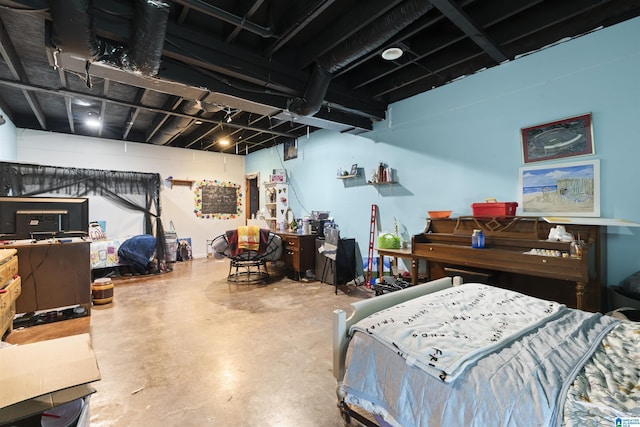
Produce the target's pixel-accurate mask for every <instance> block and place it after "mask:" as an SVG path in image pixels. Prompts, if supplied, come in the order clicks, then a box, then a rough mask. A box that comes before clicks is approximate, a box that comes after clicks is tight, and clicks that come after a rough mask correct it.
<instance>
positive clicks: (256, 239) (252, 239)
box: [238, 225, 260, 251]
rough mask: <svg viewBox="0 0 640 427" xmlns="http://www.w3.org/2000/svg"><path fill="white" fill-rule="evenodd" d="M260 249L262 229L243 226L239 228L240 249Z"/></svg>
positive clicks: (253, 226)
mask: <svg viewBox="0 0 640 427" xmlns="http://www.w3.org/2000/svg"><path fill="white" fill-rule="evenodd" d="M259 247H260V227H258V226H257V225H243V226H240V227H238V249H248V250H251V251H257V250H258V248H259Z"/></svg>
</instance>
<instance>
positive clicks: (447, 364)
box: [333, 278, 640, 427]
mask: <svg viewBox="0 0 640 427" xmlns="http://www.w3.org/2000/svg"><path fill="white" fill-rule="evenodd" d="M454 284H455V286H454ZM351 305H352V306H353V311H352V313H351V315H350V316H349V317H348V318H347V314H346V312H345V311H344V310H336V311H335V312H334V320H333V374H334V376H335V378H336V381H337V389H336V391H337V396H338V406H339V409H340V411H341V412H342V415H343V418H344V419H345V421H346V423H349V422H350V421H351V419H352V418H355V419H356V420H357V421H359V422H361V423H362V424H364V425H380V426H389V425H390V426H403V427H410V426H440V425H465V426H488V425H491V426H535V425H538V426H561V425H564V426H578V425H579V426H602V425H611V426H617V425H622V424H616V422H617V421H618V420H620V422H623V421H625V420H635V421H638V422H640V354H639V348H640V324H638V323H635V322H630V321H624V320H623V321H621V320H618V319H615V318H613V317H611V316H605V315H601V314H599V313H590V312H586V311H580V310H575V309H571V308H568V307H566V306H564V305H562V304H558V303H555V302H552V301H546V300H541V299H537V298H533V297H529V296H526V295H523V294H519V293H517V292H513V291H510V290H506V289H500V288H496V287H492V286H489V285H484V284H475V283H469V284H464V285H462V283H461V280H460V279H459V278H456V279H451V278H443V279H438V280H434V281H431V282H429V283H425V284H423V285H419V286H413V287H410V288H407V289H404V290H401V291H397V292H393V293H389V294H385V295H381V296H377V297H373V298H370V299H367V300H362V301H358V302H355V303H352V304H351Z"/></svg>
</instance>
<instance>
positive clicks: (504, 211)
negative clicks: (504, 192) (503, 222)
mask: <svg viewBox="0 0 640 427" xmlns="http://www.w3.org/2000/svg"><path fill="white" fill-rule="evenodd" d="M517 207H518V203H517V202H496V201H493V202H489V201H487V202H486V203H473V204H472V205H471V208H472V209H473V216H488V217H493V216H515V215H516V208H517Z"/></svg>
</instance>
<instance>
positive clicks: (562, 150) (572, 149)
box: [520, 113, 594, 163]
mask: <svg viewBox="0 0 640 427" xmlns="http://www.w3.org/2000/svg"><path fill="white" fill-rule="evenodd" d="M520 135H521V138H522V155H523V157H524V163H531V162H539V161H543V160H551V159H560V158H563V157H574V156H585V155H591V154H594V148H593V129H592V124H591V113H588V114H583V115H581V116H575V117H569V118H566V119H562V120H556V121H555V122H549V123H543V124H539V125H535V126H530V127H526V128H522V129H521V130H520Z"/></svg>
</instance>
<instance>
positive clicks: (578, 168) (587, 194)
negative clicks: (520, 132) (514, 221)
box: [519, 159, 600, 217]
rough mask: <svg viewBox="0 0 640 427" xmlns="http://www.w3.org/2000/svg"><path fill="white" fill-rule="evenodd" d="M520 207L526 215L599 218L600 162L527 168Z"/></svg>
mask: <svg viewBox="0 0 640 427" xmlns="http://www.w3.org/2000/svg"><path fill="white" fill-rule="evenodd" d="M519 199H520V200H519V206H521V209H522V211H521V212H522V214H523V215H526V216H565V217H599V216H600V161H599V159H593V160H586V161H576V162H566V163H550V164H545V165H539V166H524V167H521V168H520V170H519Z"/></svg>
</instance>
